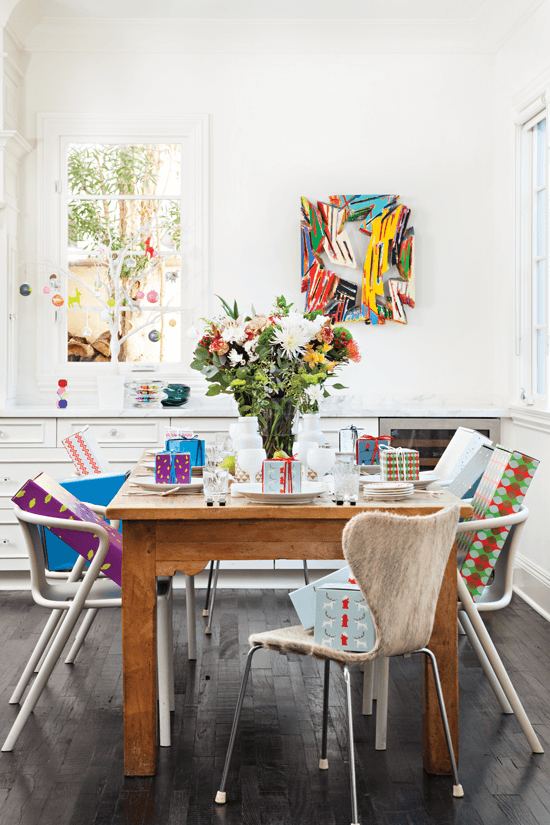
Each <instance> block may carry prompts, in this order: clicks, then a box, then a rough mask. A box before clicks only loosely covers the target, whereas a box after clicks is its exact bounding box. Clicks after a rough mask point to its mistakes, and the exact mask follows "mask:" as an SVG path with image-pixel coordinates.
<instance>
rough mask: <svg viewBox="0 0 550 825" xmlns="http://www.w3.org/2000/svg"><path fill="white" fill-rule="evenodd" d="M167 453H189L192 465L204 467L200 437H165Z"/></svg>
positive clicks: (202, 446) (202, 444) (202, 442)
mask: <svg viewBox="0 0 550 825" xmlns="http://www.w3.org/2000/svg"><path fill="white" fill-rule="evenodd" d="M165 448H166V450H167V451H168V452H169V453H189V456H190V459H191V466H192V467H204V455H205V453H204V441H202V440H201V439H200V438H167V439H166V444H165Z"/></svg>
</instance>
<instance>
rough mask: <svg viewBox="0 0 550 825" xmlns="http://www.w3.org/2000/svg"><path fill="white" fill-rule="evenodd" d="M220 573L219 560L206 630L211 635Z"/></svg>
mask: <svg viewBox="0 0 550 825" xmlns="http://www.w3.org/2000/svg"><path fill="white" fill-rule="evenodd" d="M219 573H220V563H219V561H217V562H215V567H214V581H213V582H212V589H211V591H210V602H209V604H208V624H207V626H206V630H205V631H204V632H205V633H206V635H207V636H210V634H211V633H212V616H213V615H214V602H215V601H216V590H217V587H218V576H219Z"/></svg>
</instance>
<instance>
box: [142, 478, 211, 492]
mask: <svg viewBox="0 0 550 825" xmlns="http://www.w3.org/2000/svg"><path fill="white" fill-rule="evenodd" d="M130 481H131V483H132V484H137V486H138V487H141V488H142V489H143V490H151V492H161V493H162V492H165V491H166V490H173V489H174V487H181V490H178V492H179V493H182V494H193V493H202V480H200V481H199V480H197V481H194V480H193V479H191V482H190V483H189V484H157V482H156V481H151V479H146V478H143V477H142V476H133V477H132V478H131V479H130Z"/></svg>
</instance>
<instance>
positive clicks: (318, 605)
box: [313, 582, 376, 653]
mask: <svg viewBox="0 0 550 825" xmlns="http://www.w3.org/2000/svg"><path fill="white" fill-rule="evenodd" d="M313 638H314V641H315V643H316V644H318V645H322V646H323V647H330V649H331V650H349V651H355V652H357V653H359V652H362V653H366V652H367V651H369V650H372V648H373V647H374V642H375V638H376V633H375V631H374V623H373V621H372V617H371V615H370V612H369V609H368V607H367V603H366V602H365V598H364V596H363V594H362V593H361V589H360V587H359V585H357V584H349V583H346V582H342V583H338V582H327V584H325V586H324V587H318V588H317V592H316V596H315V626H314V634H313Z"/></svg>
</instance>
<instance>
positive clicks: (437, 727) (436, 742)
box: [422, 544, 458, 774]
mask: <svg viewBox="0 0 550 825" xmlns="http://www.w3.org/2000/svg"><path fill="white" fill-rule="evenodd" d="M456 603H457V596H456V544H455V546H454V549H453V550H452V551H451V555H450V556H449V561H448V563H447V567H446V568H445V574H444V576H443V584H442V586H441V591H440V593H439V600H438V602H437V610H436V614H435V622H434V628H433V632H432V637H431V639H430V641H429V643H428V645H427V646H428V647H429V648H430V650H432V651H433V653H434V654H435V657H436V659H437V666H438V669H439V675H440V677H441V686H442V688H443V697H444V699H445V706H446V709H447V716H448V719H449V727H450V729H451V737H452V740H453V747H454V749H455V756H456V760H457V763H458V625H457V620H456V617H457V612H456V611H457V608H456ZM422 660H423V661H422V691H423V697H422V719H423V752H424V769H425V770H426V771H427V772H428V773H435V774H451V773H452V769H451V761H450V759H449V753H448V750H447V745H446V741H445V731H444V729H443V724H442V722H441V714H440V711H439V704H438V701H437V693H436V690H435V684H434V680H433V676H432V672H431V665H430V664H429V663H428V657H427V656H425V655H423V656H422Z"/></svg>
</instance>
